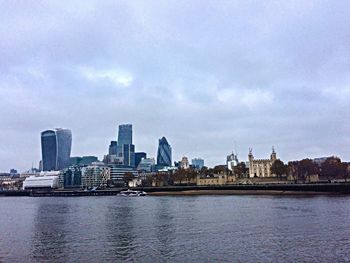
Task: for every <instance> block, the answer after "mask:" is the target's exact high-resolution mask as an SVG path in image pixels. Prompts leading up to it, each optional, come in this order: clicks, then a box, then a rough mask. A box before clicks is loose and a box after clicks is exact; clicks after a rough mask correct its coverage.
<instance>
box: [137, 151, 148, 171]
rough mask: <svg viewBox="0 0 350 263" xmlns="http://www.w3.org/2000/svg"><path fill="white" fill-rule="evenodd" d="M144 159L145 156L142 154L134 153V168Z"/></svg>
mask: <svg viewBox="0 0 350 263" xmlns="http://www.w3.org/2000/svg"><path fill="white" fill-rule="evenodd" d="M146 158H147V154H146V153H144V152H137V153H135V167H137V166H138V165H139V163H140V162H141V160H142V159H146Z"/></svg>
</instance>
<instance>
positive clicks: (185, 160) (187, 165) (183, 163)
mask: <svg viewBox="0 0 350 263" xmlns="http://www.w3.org/2000/svg"><path fill="white" fill-rule="evenodd" d="M180 167H181V169H185V170H186V169H188V168H190V163H189V162H188V158H187V157H186V156H184V157H182V159H181V161H180Z"/></svg>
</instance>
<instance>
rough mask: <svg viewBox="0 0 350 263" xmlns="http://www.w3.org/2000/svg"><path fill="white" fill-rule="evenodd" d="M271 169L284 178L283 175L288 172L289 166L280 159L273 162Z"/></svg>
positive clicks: (273, 172)
mask: <svg viewBox="0 0 350 263" xmlns="http://www.w3.org/2000/svg"><path fill="white" fill-rule="evenodd" d="M270 170H271V173H272V174H275V175H277V177H278V178H280V179H281V178H282V175H285V174H286V173H287V167H286V165H285V164H284V163H283V162H282V161H281V160H280V159H277V160H276V161H274V162H273V164H272V166H271V168H270Z"/></svg>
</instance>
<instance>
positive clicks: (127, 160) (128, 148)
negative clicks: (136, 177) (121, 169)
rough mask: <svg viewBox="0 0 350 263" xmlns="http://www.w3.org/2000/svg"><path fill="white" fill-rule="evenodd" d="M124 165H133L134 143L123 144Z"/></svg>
mask: <svg viewBox="0 0 350 263" xmlns="http://www.w3.org/2000/svg"><path fill="white" fill-rule="evenodd" d="M123 158H124V165H128V166H132V167H135V145H133V144H123Z"/></svg>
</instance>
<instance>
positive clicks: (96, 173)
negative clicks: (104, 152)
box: [81, 162, 110, 188]
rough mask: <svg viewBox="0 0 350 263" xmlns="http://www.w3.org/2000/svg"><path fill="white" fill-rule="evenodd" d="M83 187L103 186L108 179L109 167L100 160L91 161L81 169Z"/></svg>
mask: <svg viewBox="0 0 350 263" xmlns="http://www.w3.org/2000/svg"><path fill="white" fill-rule="evenodd" d="M81 172H82V177H81V186H82V187H83V188H93V187H105V186H107V183H108V180H110V167H108V166H106V165H105V164H104V163H102V162H96V163H92V164H91V165H89V166H86V167H83V168H82V169H81Z"/></svg>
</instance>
